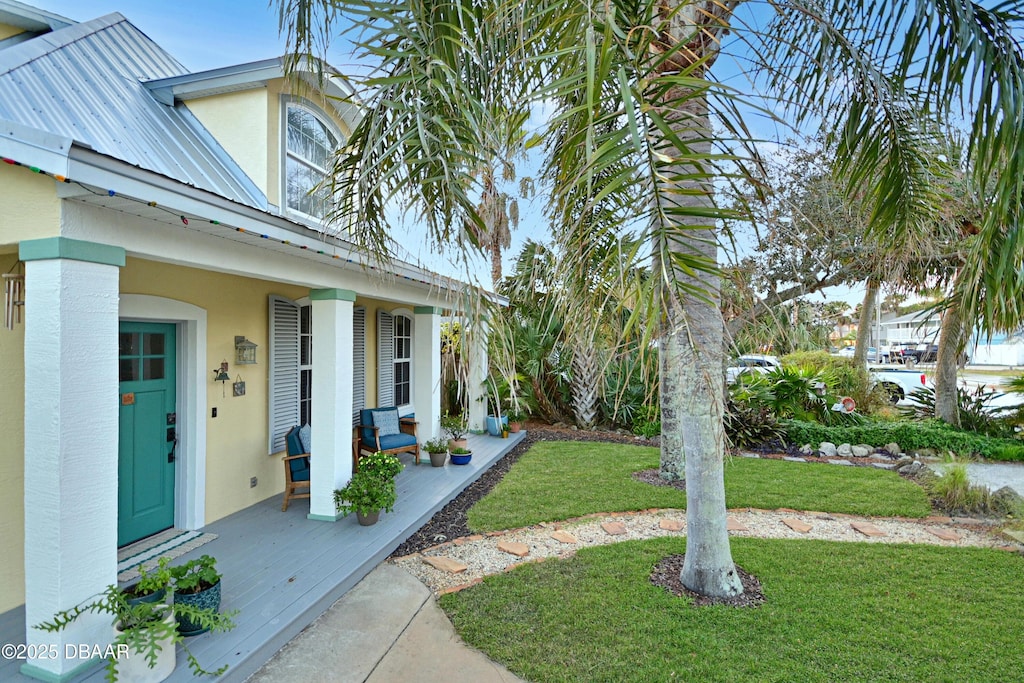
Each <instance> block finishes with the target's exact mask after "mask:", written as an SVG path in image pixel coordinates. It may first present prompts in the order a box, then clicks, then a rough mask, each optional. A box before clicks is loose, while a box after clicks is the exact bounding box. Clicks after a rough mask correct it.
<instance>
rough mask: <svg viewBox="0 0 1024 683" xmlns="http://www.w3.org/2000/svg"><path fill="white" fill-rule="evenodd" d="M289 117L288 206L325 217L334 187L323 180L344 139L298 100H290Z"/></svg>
mask: <svg viewBox="0 0 1024 683" xmlns="http://www.w3.org/2000/svg"><path fill="white" fill-rule="evenodd" d="M285 118H286V129H285V150H286V152H285V169H284V176H285V181H284V186H285V188H284V189H285V208H287V210H288V211H291V212H295V213H298V214H302V215H303V216H306V217H309V218H313V219H315V220H317V221H320V220H323V218H324V217H325V216H326V215H327V214H328V212H329V211H330V208H331V206H330V190H329V188H326V187H323V186H322V183H323V181H324V179H325V178H326V177H327V174H328V172H329V171H330V167H331V157H332V155H333V154H334V152H335V151H336V150H337V149H338V147H339V145H340V144H341V139H340V137H339V135H338V134H337V133H335V132H334V129H333V128H332V127H331V126H330V125H328V123H327V122H326V121H325V120H324V119H323V118H322V117H320V116H318V115H317V114H316V113H314V111H313V110H312V109H310V108H309V107H306V106H303V105H301V104H298V103H296V102H289V103H288V104H287V106H286V107H285ZM313 188H316V189H315V190H314V189H313Z"/></svg>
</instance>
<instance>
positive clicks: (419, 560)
mask: <svg viewBox="0 0 1024 683" xmlns="http://www.w3.org/2000/svg"><path fill="white" fill-rule="evenodd" d="M549 440H562V441H605V442H609V441H610V442H618V443H629V444H638V445H657V443H658V442H657V439H653V440H647V439H638V438H636V437H633V436H632V435H624V434H618V433H615V432H607V431H583V430H574V429H569V428H565V427H559V426H554V427H552V426H548V425H541V424H533V423H531V424H529V425H527V436H526V438H524V439H523V440H522V441H521V442H520V443H519V444H517V445H516V446H515V447H514V448H513V449H512V450H511V451H510V452H509V453H508V454H507V455H505V457H503V458H502V459H501V460H499V461H498V462H496V463H495V464H494V465H493V466H492V467H491V468H490V469H489V470H488V471H487V472H485V473H484V474H483V475H482V476H481V477H480V478H479V479H478V480H477V481H476V482H474V483H473V484H471V485H470V486H468V487H466V489H464V490H463V491H462V492H461V493H460V494H459V495H458V496H457V497H456V498H454V499H453V500H452V501H451V502H450V503H448V504H447V505H446V506H445V507H443V508H442V509H441V510H439V511H438V512H437V514H435V515H434V516H433V517H432V518H431V519H430V521H428V522H427V523H426V524H425V525H424V526H423V527H421V528H420V529H419V530H418V531H416V532H415V533H413V534H412V535H411V536H410V537H409V538H408V539H406V541H405V542H404V543H402V545H400V546H399V547H398V548H397V549H396V550H395V552H394V553H393V554H392V555H391V559H390V561H391V562H392V563H394V564H396V565H398V566H400V567H402V568H404V569H405V570H407V571H408V572H409V573H411V574H413V575H414V576H416V577H417V578H419V579H420V580H421V581H423V583H425V584H426V585H427V586H428V587H429V588H430V589H431V590H432V591H434V593H435V594H442V593H445V592H449V591H451V590H457V589H459V588H463V587H465V586H467V585H471V584H472V583H475V582H477V581H479V580H480V579H481V578H482V577H484V576H488V575H491V574H496V573H500V572H503V571H507V570H509V569H510V568H513V567H515V566H517V565H519V564H522V563H524V562H536V561H541V560H545V559H548V558H552V557H558V558H566V557H571V556H572V555H573V554H574V553H575V552H576V549H578V548H580V547H586V546H593V545H603V544H607V543H616V542H619V541H626V540H637V539H647V538H655V537H659V536H678V537H680V538H682V537H684V536H685V535H686V513H685V511H683V510H649V511H645V512H639V513H616V514H598V515H588V516H587V517H584V518H581V519H576V520H568V521H563V522H557V523H549V524H541V525H538V526H533V527H528V528H525V529H515V530H511V531H505V532H499V533H493V534H487V535H479V534H477V535H473V534H472V531H471V530H470V529H469V526H468V525H467V523H466V513H467V511H468V510H469V509H470V508H471V507H472V506H473V505H474V504H475V503H476V501H478V500H480V498H482V497H483V496H485V495H487V493H488V492H490V491H491V489H493V488H494V486H496V485H497V483H498V482H499V481H501V479H502V478H503V477H504V476H505V474H506V473H507V472H508V470H509V469H510V468H511V467H512V465H513V464H515V462H516V461H517V460H518V459H519V457H520V456H521V455H522V454H523V453H525V452H526V451H527V450H528V449H529V448H530V447H531V446H532V445H533V444H534V443H536V442H537V441H549ZM760 457H770V458H781V457H783V454H782V453H778V452H775V453H771V452H763V453H761V454H760ZM809 460H811V461H813V460H818V459H816V458H815V459H809ZM858 464H861V463H858ZM863 464H864V465H869V463H867V462H865V463H863ZM793 466H794V467H799V466H801V465H798V464H795V463H794V465H793ZM812 466H813V465H812ZM636 477H637V478H638V479H640V480H642V481H647V482H648V483H651V484H655V485H658V484H660V485H665V484H666V483H667V482H663V481H661V480H660V479H659V478H658V477H657V471H656V470H651V471H648V472H643V473H637V475H636ZM675 485H676V486H680V487H682V483H681V482H680V483H677V484H675ZM729 517H730V519H731V520H732V521H733V522H735V523H738V524H741V525H742V526H744V527H746V530H741V531H730V532H729V533H730V535H731V536H754V537H758V538H817V539H825V540H832V541H844V542H861V543H926V544H932V545H947V546H980V547H1002V548H1006V549H1009V550H1015V551H1017V552H1022V553H1024V543H1019V542H1015V541H1011V540H1008V539H1006V538H1003V537H998V536H996V535H995V534H993V533H992V531H991V526H992V523H991V521H989V522H987V523H986V522H985V521H981V520H974V519H969V518H968V519H954V520H952V521H948V522H946V521H935V520H924V521H922V520H908V519H896V518H867V517H854V516H851V515H840V514H827V513H819V512H797V511H794V510H775V511H769V510H748V509H743V510H731V511H730V512H729ZM783 519H796V520H799V521H802V522H804V523H806V524H809V525H810V526H811V530H810V531H808V532H806V533H801V532H799V531H794V530H793V529H791V528H789V527H788V526H786V525H785V524H784V523H783V522H782V520H783ZM606 522H620V523H622V524H623V526H624V527H625V528H626V533H625V534H622V535H611V534H609V533H608V532H607V531H605V529H604V528H603V527H602V524H603V523H606ZM662 522H666V523H667V525H668V526H673V525H672V524H671V523H672V522H674V523H675V525H676V526H678V527H680V528H679V530H672V529H665V528H662ZM853 522H870V523H871V524H874V525H875V526H876V527H877V528H878V529H880V530H881V531H882V532H883V533H884V535H883V536H878V537H873V536H865V535H864V534H862V533H860V532H858V531H857V530H855V529H854V528H853V527H852V526H851V523H853ZM943 528H945V529H952V530H955V531H956V533H957V534H959V536H960V540H958V541H948V540H943V539H941V538H939V537H938V536H936V535H935V534H933V533H931V532H930V531H929V529H931V530H939V529H943ZM558 530H562V531H565V532H567V533H569V534H571V535H572V536H573V537H574V538H575V539H576V542H575V543H564V542H561V541H558V540H556V539H554V538H552V537H551V535H552V533H553V532H555V531H558ZM503 541H504V542H516V543H523V544H525V545H526V546H527V547H528V548H529V552H528V554H527V555H526V556H525V557H517V556H516V555H513V554H510V553H508V552H504V551H502V550H499V549H498V544H499V542H503ZM426 557H445V558H448V559H451V560H454V561H456V562H459V563H462V564H464V565H466V569H465V570H464V571H461V572H459V573H451V572H448V571H442V570H439V569H436V568H434V567H433V566H431V565H429V564H427V563H426V562H425V558H426Z"/></svg>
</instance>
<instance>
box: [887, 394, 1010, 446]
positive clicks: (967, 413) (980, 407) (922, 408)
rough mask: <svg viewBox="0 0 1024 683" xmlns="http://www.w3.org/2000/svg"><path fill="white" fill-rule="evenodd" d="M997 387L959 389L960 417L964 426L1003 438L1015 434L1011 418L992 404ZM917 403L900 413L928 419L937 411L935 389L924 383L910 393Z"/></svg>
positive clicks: (914, 417)
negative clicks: (992, 389) (998, 411)
mask: <svg viewBox="0 0 1024 683" xmlns="http://www.w3.org/2000/svg"><path fill="white" fill-rule="evenodd" d="M998 395H999V393H998V392H995V391H988V390H987V389H985V387H984V386H979V387H978V388H977V389H974V390H968V389H965V388H964V387H957V389H956V403H957V412H958V414H959V417H960V428H961V429H962V430H964V431H967V432H977V433H979V434H986V435H988V436H994V437H999V438H1007V437H1012V436H1013V434H1014V430H1013V424H1012V421H1011V420H1008V419H1006V418H1004V417H1000V416H999V415H998V413H997V411H995V410H994V409H993V407H992V406H991V402H992V399H994V398H995V397H996V396H998ZM910 398H912V399H913V401H914V403H913V404H909V405H906V406H901V407H900V414H902V415H903V416H904V417H908V418H911V419H918V420H920V419H927V418H930V417H932V416H934V415H935V389H934V388H932V387H921V388H920V389H915V390H914V391H912V392H911V393H910Z"/></svg>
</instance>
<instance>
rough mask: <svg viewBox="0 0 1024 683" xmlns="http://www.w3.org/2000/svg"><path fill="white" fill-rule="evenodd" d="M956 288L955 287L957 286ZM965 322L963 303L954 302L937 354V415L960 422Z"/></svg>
mask: <svg viewBox="0 0 1024 683" xmlns="http://www.w3.org/2000/svg"><path fill="white" fill-rule="evenodd" d="M954 289H955V287H954ZM964 332H965V330H964V323H963V318H962V317H961V316H960V307H959V305H958V304H956V303H954V304H953V305H952V306H950V307H949V308H947V309H946V310H945V312H944V313H943V314H942V325H941V327H940V328H939V342H938V344H939V350H938V354H937V356H936V358H935V377H934V380H935V417H937V418H939V419H940V420H942V421H943V422H948V423H949V424H951V425H954V426H956V427H959V426H960V406H959V401H958V396H957V388H956V371H957V365H958V359H959V357H960V354H961V352H962V350H963V347H964V342H965V339H964Z"/></svg>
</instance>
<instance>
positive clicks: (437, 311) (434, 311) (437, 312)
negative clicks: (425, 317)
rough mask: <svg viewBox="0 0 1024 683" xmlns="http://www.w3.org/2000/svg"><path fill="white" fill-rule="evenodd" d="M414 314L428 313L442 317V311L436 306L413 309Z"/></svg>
mask: <svg viewBox="0 0 1024 683" xmlns="http://www.w3.org/2000/svg"><path fill="white" fill-rule="evenodd" d="M412 312H413V313H427V314H429V315H441V309H440V308H437V307H436V306H417V307H416V308H414V309H412Z"/></svg>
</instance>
